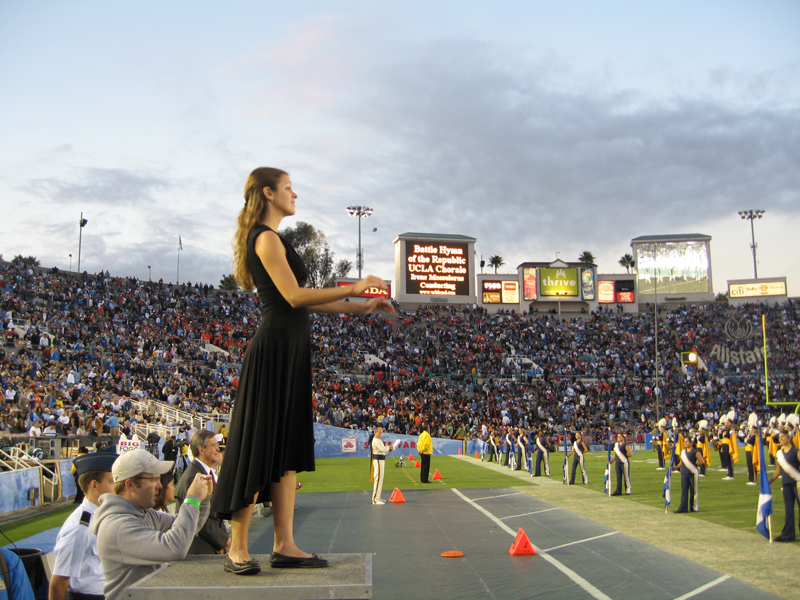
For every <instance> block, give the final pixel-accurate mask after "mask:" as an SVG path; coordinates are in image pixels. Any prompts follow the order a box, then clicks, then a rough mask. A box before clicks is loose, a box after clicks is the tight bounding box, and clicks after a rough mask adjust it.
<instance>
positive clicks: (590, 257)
mask: <svg viewBox="0 0 800 600" xmlns="http://www.w3.org/2000/svg"><path fill="white" fill-rule="evenodd" d="M578 262H582V263H591V264H594V254H592V253H591V252H589V251H588V250H584V251H583V253H582V254H581V255H580V256H579V257H578Z"/></svg>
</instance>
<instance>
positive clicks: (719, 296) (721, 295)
mask: <svg viewBox="0 0 800 600" xmlns="http://www.w3.org/2000/svg"><path fill="white" fill-rule="evenodd" d="M716 301H717V302H727V301H728V292H720V293H719V294H717V298H716Z"/></svg>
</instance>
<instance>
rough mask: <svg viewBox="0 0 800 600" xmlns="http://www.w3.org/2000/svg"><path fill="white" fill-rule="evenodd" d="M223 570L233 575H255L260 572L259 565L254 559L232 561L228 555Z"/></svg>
mask: <svg viewBox="0 0 800 600" xmlns="http://www.w3.org/2000/svg"><path fill="white" fill-rule="evenodd" d="M225 571H226V572H228V573H233V574H234V575H256V574H258V573H260V572H261V565H259V564H258V561H255V560H249V561H247V562H243V563H237V562H233V561H232V560H231V557H230V556H226V557H225Z"/></svg>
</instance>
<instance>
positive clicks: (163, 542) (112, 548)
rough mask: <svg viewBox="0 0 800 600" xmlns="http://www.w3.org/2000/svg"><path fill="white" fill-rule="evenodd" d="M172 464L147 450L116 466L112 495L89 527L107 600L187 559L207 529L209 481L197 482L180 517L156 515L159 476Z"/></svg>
mask: <svg viewBox="0 0 800 600" xmlns="http://www.w3.org/2000/svg"><path fill="white" fill-rule="evenodd" d="M174 464H175V463H174V462H173V461H159V460H158V459H157V458H156V457H155V456H153V455H152V454H150V453H149V452H147V451H146V450H133V451H132V452H126V453H125V454H122V455H121V456H120V457H119V458H117V460H116V461H114V465H113V466H112V467H111V475H112V479H113V481H114V493H113V494H104V495H102V496H101V497H100V508H98V509H97V511H96V512H95V514H94V518H93V519H92V525H91V527H92V532H94V533H95V535H97V550H98V554H99V555H100V562H101V564H102V565H103V573H104V574H105V577H106V585H105V587H104V589H103V593H104V594H105V597H106V600H120V599H121V598H123V597H124V593H125V590H126V589H127V588H128V586H130V585H132V584H133V583H136V582H137V581H139V580H140V579H142V578H143V577H145V576H146V575H149V574H150V573H152V572H153V571H155V570H156V569H157V568H158V567H159V566H160V565H162V564H163V563H165V562H171V561H175V560H183V559H184V558H186V555H187V553H188V552H189V546H191V544H192V539H193V538H194V536H195V535H196V533H197V532H198V531H200V528H201V527H202V526H203V523H205V521H206V518H207V517H208V509H209V502H208V498H209V497H210V495H211V490H212V483H211V476H210V475H201V474H198V475H197V476H195V478H194V480H193V481H192V484H191V485H190V486H189V489H188V490H187V494H186V500H185V502H184V504H185V506H184V507H183V510H181V511H180V513H179V514H178V515H177V516H175V515H170V514H168V513H165V512H160V511H156V510H154V509H153V507H154V506H155V500H156V494H157V492H158V490H159V489H160V488H161V482H160V480H161V475H163V474H164V473H167V472H169V471H171V470H172V468H173V466H174Z"/></svg>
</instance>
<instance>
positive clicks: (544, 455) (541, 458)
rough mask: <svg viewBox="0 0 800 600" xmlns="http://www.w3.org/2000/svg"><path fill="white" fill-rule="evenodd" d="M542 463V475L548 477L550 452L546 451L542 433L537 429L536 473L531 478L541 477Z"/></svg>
mask: <svg viewBox="0 0 800 600" xmlns="http://www.w3.org/2000/svg"><path fill="white" fill-rule="evenodd" d="M542 462H544V474H545V475H546V476H547V477H550V452H548V450H547V442H546V441H545V437H544V435H543V431H542V430H541V429H539V431H538V432H537V433H536V473H535V474H534V475H533V477H541V475H542Z"/></svg>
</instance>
